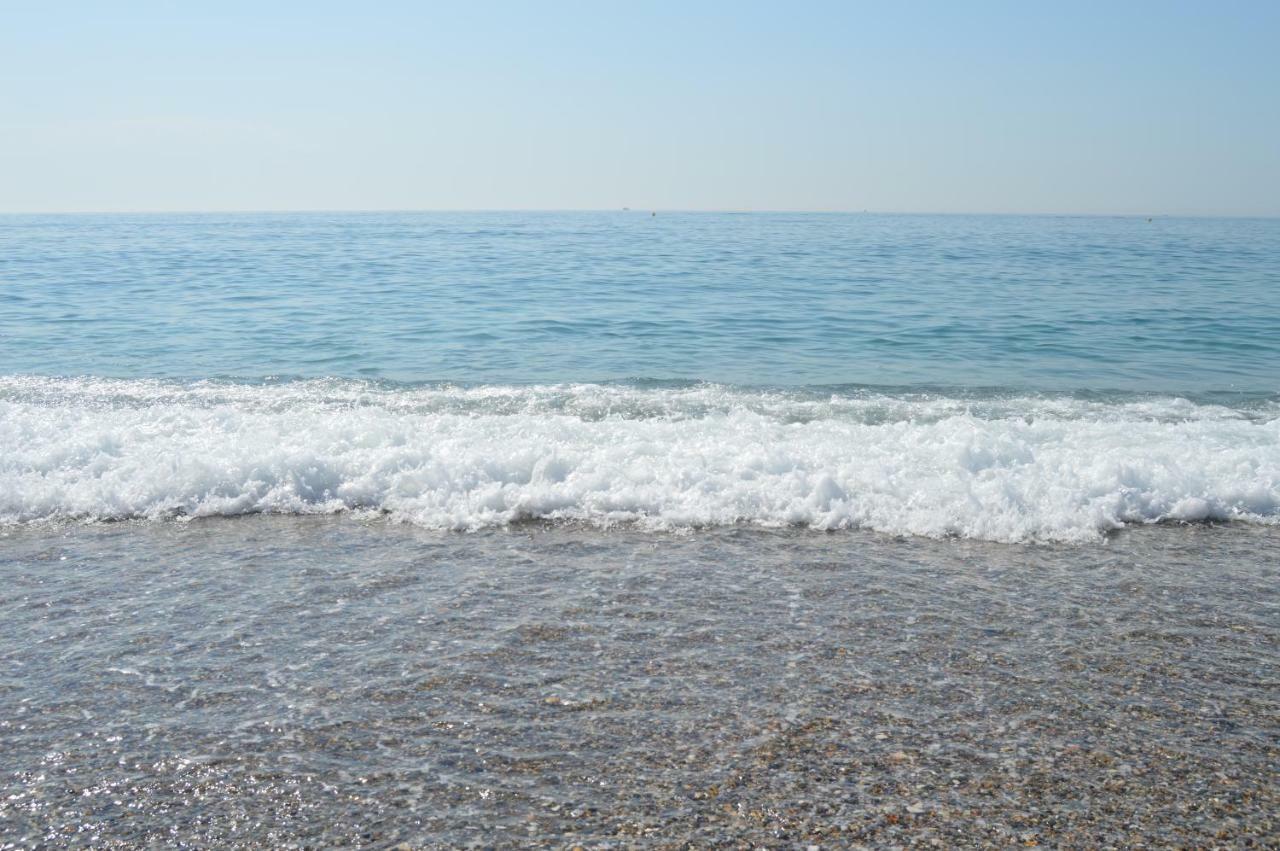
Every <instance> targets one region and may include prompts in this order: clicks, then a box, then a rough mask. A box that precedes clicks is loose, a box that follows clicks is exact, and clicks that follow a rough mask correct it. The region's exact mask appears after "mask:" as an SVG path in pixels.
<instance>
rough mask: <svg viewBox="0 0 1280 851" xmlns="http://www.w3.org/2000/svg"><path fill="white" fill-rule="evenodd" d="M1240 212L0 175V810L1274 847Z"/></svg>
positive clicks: (653, 839) (519, 831)
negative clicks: (415, 206) (416, 194)
mask: <svg viewBox="0 0 1280 851" xmlns="http://www.w3.org/2000/svg"><path fill="white" fill-rule="evenodd" d="M1278 576H1280V219H1228V218H1216V219H1197V218H1171V217H1158V216H1156V217H1151V218H1148V217H1146V216H1129V217H1098V216H967V215H880V214H871V213H861V214H859V213H847V214H798V213H796V214H792V213H677V212H665V211H657V212H652V211H647V210H646V211H616V212H581V213H568V212H565V213H562V212H474V213H278V214H275V213H273V214H266V213H262V214H259V213H252V214H250V213H242V214H136V215H133V214H128V215H126V214H112V215H98V214H76V215H70V214H68V215H5V216H0V621H2V622H3V623H5V624H6V627H5V629H4V633H3V637H0V847H46V846H50V845H53V846H72V845H75V846H85V845H88V846H94V847H143V846H145V847H153V846H154V847H161V846H166V847H332V846H347V847H388V848H393V847H410V848H418V847H460V846H473V847H571V846H573V845H578V844H581V845H584V846H592V847H640V846H643V847H684V845H681V844H680V843H685V844H691V845H695V846H718V845H734V844H738V845H752V846H753V847H756V846H761V845H764V846H771V847H772V846H778V847H783V846H787V847H790V846H792V845H798V846H800V847H806V846H812V845H817V846H819V847H828V846H830V847H840V846H844V845H847V844H858V843H862V844H871V845H879V844H916V843H919V844H927V843H929V842H934V843H941V844H944V845H949V844H956V843H960V844H965V843H968V844H984V843H985V844H988V845H992V846H1004V845H1008V844H1035V843H1055V844H1060V845H1066V846H1070V845H1080V846H1087V845H1097V844H1102V845H1107V844H1111V845H1129V844H1137V843H1155V844H1190V845H1196V844H1228V845H1229V844H1232V843H1234V842H1244V841H1245V840H1249V841H1255V842H1258V841H1261V842H1263V843H1264V844H1265V843H1268V842H1280V833H1278V832H1277V830H1278V828H1277V825H1276V821H1275V817H1274V815H1273V814H1274V813H1275V812H1280V791H1278V789H1277V784H1276V781H1275V775H1274V768H1275V765H1276V764H1277V760H1278V759H1280V726H1278V725H1277V721H1276V719H1277V718H1278V717H1280V680H1278V679H1277V673H1276V672H1277V671H1278V670H1280V649H1278V648H1280V593H1277V591H1278V589H1277V578H1278Z"/></svg>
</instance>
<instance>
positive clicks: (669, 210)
mask: <svg viewBox="0 0 1280 851" xmlns="http://www.w3.org/2000/svg"><path fill="white" fill-rule="evenodd" d="M412 213H432V214H441V213H449V214H459V213H634V214H637V215H642V214H645V213H649V214H651V215H655V214H657V213H665V214H690V213H700V214H737V215H752V214H762V215H836V216H840V215H858V216H861V215H875V216H1002V217H1020V216H1021V217H1043V218H1109V219H1143V218H1145V219H1151V220H1155V219H1275V218H1280V211H1277V212H1274V213H1158V212H1141V211H1139V212H1061V211H1044V210H1041V211H1030V212H1020V211H990V210H986V211H983V210H873V209H870V208H865V209H861V210H858V209H839V210H821V209H819V210H812V209H801V208H759V209H756V208H747V207H350V208H340V207H298V208H287V207H280V208H268V207H263V208H209V209H190V208H187V209H183V208H172V209H164V208H139V209H71V210H0V216H162V215H172V216H182V215H187V216H199V215H305V214H315V215H324V214H347V215H351V214H412Z"/></svg>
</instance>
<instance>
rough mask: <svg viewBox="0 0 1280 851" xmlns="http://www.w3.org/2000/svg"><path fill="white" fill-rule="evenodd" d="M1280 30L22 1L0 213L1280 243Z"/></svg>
mask: <svg viewBox="0 0 1280 851" xmlns="http://www.w3.org/2000/svg"><path fill="white" fill-rule="evenodd" d="M1277 45H1280V2H1275V0H1266V2H1233V0H1220V2H1207V0H1206V1H1205V2H1141V0H1131V2H1123V3H1117V2H1106V3H1093V2H1085V1H1084V0H1080V1H1079V2H1077V0H1073V2H1070V3H1038V2H1036V3H1027V2H1008V3H996V2H973V3H958V2H938V3H930V2H888V1H887V0H886V2H879V3H861V2H852V0H844V2H805V1H804V0H790V2H782V0H777V1H776V2H768V3H756V2H750V0H737V2H696V0H684V2H652V0H646V2H638V0H631V2H614V1H613V0H594V2H583V3H566V2H554V0H545V2H511V3H498V2H483V0H474V1H473V2H458V3H431V2H404V3H400V2H364V3H356V2H347V3H341V4H338V3H325V2H322V0H315V1H314V2H291V0H280V2H274V3H268V2H255V3H242V2H235V0H226V2H210V3H190V2H171V3H158V2H128V0H113V2H101V3H65V2H58V0H42V2H11V0H0V212H46V211H144V210H158V211H169V210H219V211H221V210H313V209H323V210H417V209H423V210H464V209H618V208H620V207H624V206H628V207H632V208H634V209H649V208H652V209H664V210H665V209H729V210H856V211H861V210H873V211H881V212H996V213H1035V212H1043V213H1094V214H1127V215H1280V47H1277Z"/></svg>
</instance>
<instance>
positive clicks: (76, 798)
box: [0, 517, 1280, 848]
mask: <svg viewBox="0 0 1280 851" xmlns="http://www.w3.org/2000/svg"><path fill="white" fill-rule="evenodd" d="M1277 565H1280V530H1277V529H1266V528H1257V527H1240V526H1233V527H1215V526H1186V527H1160V528H1152V529H1138V530H1134V531H1131V532H1125V533H1122V534H1119V535H1117V536H1115V537H1113V538H1112V539H1110V540H1109V542H1108V543H1106V544H1099V545H1095V546H1074V547H1068V546H1010V545H1000V544H985V543H977V542H968V541H958V540H951V541H933V540H925V539H900V538H893V537H887V536H882V535H875V534H863V533H851V532H841V533H833V534H823V533H816V532H811V531H795V530H781V531H760V530H747V529H738V530H734V529H727V530H711V531H705V532H696V533H693V534H687V535H664V534H653V533H643V532H638V531H628V530H617V531H614V532H599V531H591V530H584V529H566V528H554V527H547V526H529V527H517V528H513V529H507V530H502V531H493V532H486V533H478V534H472V535H460V534H435V533H427V532H423V531H420V530H415V529H413V528H411V527H407V526H399V525H393V524H387V523H384V522H381V521H375V522H360V521H356V520H353V519H350V518H345V519H344V518H339V519H332V518H297V517H287V518H273V517H253V518H242V519H235V520H214V521H196V522H191V523H186V524H182V523H156V524H133V523H122V524H112V525H97V526H80V527H63V528H58V529H46V530H36V529H23V530H16V531H15V530H9V531H8V532H7V533H4V537H0V580H2V581H0V618H3V622H4V623H5V624H6V628H5V630H4V632H3V635H2V636H0V741H2V742H3V748H0V836H2V837H3V842H2V843H0V846H3V847H37V846H46V847H59V846H71V845H74V846H94V847H131V848H132V847H139V846H144V847H145V846H156V847H160V846H164V847H251V848H266V847H271V848H277V847H279V848H288V847H314V848H319V847H331V846H369V847H397V846H401V845H402V844H403V845H404V847H411V848H420V847H422V848H428V847H441V848H443V847H467V846H475V847H573V846H575V845H581V846H583V847H660V848H666V847H671V848H678V847H685V846H692V847H708V846H727V847H734V846H744V847H745V846H750V847H759V846H764V847H802V848H803V847H807V846H815V845H816V846H819V847H823V848H827V847H848V846H857V845H868V846H886V845H888V846H893V845H903V846H925V847H928V846H937V847H956V846H966V847H1008V846H1010V845H1036V844H1039V845H1052V846H1059V847H1106V846H1112V847H1135V846H1144V845H1146V846H1199V847H1203V846H1223V847H1248V846H1250V845H1253V846H1276V845H1277V844H1280V828H1278V827H1277V821H1276V816H1275V814H1276V813H1277V812H1280V785H1278V783H1277V767H1278V766H1280V673H1278V672H1280V664H1278V663H1280V644H1278V640H1280V592H1278V590H1277V589H1278V587H1280V586H1278V585H1277V579H1278V578H1280V568H1278V567H1277Z"/></svg>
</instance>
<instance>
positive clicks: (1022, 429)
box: [0, 377, 1280, 542]
mask: <svg viewBox="0 0 1280 851" xmlns="http://www.w3.org/2000/svg"><path fill="white" fill-rule="evenodd" d="M352 510H374V511H378V512H385V513H387V514H390V515H391V516H392V517H394V518H397V519H401V520H405V521H409V522H413V523H417V524H421V525H423V526H426V527H432V528H447V529H459V530H470V529H477V528H481V527H485V526H493V525H500V524H506V523H511V522H514V521H518V520H522V519H532V518H537V519H547V520H566V521H578V522H586V523H589V524H595V525H601V526H605V525H609V524H614V523H636V524H640V525H643V526H646V527H652V528H657V529H671V528H681V527H694V526H708V525H725V524H735V523H749V524H757V525H765V526H778V525H800V526H807V527H810V528H814V529H840V528H847V527H862V528H868V529H875V530H879V531H882V532H887V533H895V534H913V535H928V536H947V535H960V536H967V537H974V538H983V539H988V540H994V541H1009V542H1014V541H1036V540H1040V541H1087V540H1094V539H1097V538H1098V537H1099V536H1100V535H1101V534H1102V533H1105V532H1106V531H1108V530H1112V529H1117V528H1120V527H1122V526H1124V525H1126V524H1131V523H1156V522H1178V521H1202V520H1235V521H1246V522H1254V523H1276V522H1280V410H1277V408H1276V405H1275V403H1267V404H1265V405H1263V406H1261V407H1254V408H1252V409H1243V408H1233V407H1229V406H1222V405H1208V404H1195V403H1192V402H1189V401H1187V400H1185V399H1173V398H1158V399H1130V400H1127V401H1111V402H1108V401H1087V400H1079V399H1072V398H1068V397H1055V398H1033V397H1006V398H991V399H978V400H975V399H958V398H947V397H941V396H928V395H923V394H916V395H889V394H882V393H875V392H870V391H864V392H856V393H837V394H825V395H824V394H817V393H813V392H801V391H796V392H783V391H776V392H767V391H754V390H741V389H733V388H727V387H720V386H714V385H696V386H690V387H681V388H643V387H634V386H616V385H557V386H540V387H478V388H457V387H420V388H396V387H385V386H377V385H370V384H362V383H359V382H325V381H309V382H296V383H286V384H280V385H274V386H270V385H246V384H217V383H198V384H186V385H184V384H177V383H169V382H154V381H116V380H108V379H48V378H32V377H6V378H0V523H5V524H20V523H34V522H49V521H68V520H115V519H126V518H171V517H203V516H227V515H237V514H248V513H255V512H281V513H299V514H307V513H330V512H339V511H352Z"/></svg>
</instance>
